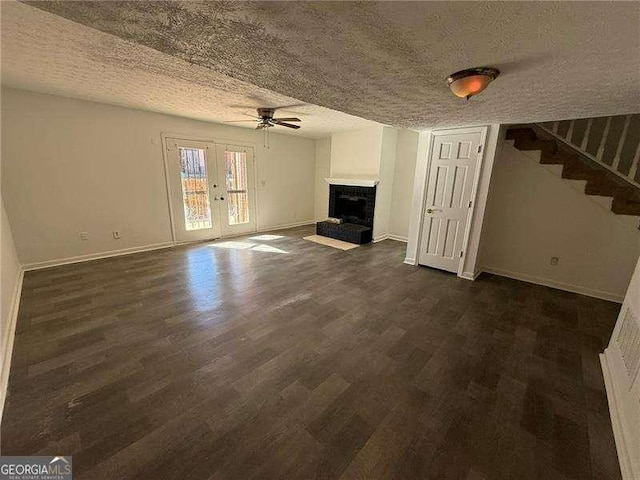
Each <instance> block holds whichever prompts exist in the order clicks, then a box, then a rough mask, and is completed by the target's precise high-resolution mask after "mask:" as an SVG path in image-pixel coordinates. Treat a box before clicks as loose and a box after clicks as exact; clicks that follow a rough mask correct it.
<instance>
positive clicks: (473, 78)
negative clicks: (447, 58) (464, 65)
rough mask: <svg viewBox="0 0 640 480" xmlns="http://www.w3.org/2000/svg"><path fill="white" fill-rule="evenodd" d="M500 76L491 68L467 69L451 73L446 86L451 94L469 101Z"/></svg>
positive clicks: (498, 72)
mask: <svg viewBox="0 0 640 480" xmlns="http://www.w3.org/2000/svg"><path fill="white" fill-rule="evenodd" d="M498 75H500V70H498V69H497V68H491V67H478V68H469V69H468V70H460V71H459V72H456V73H452V74H451V75H449V77H448V78H447V85H449V88H450V89H451V91H452V92H453V94H454V95H455V96H457V97H460V98H466V99H467V100H469V98H470V97H472V96H473V95H478V94H479V93H480V92H482V91H483V90H484V89H485V88H487V86H488V85H489V84H490V83H491V82H492V81H493V80H495V79H496V78H497V77H498Z"/></svg>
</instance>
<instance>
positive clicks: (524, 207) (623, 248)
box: [481, 143, 640, 301]
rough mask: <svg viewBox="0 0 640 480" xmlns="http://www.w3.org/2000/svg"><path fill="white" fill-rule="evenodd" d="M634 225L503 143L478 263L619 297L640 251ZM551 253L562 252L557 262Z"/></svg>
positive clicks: (506, 272) (639, 237)
mask: <svg viewBox="0 0 640 480" xmlns="http://www.w3.org/2000/svg"><path fill="white" fill-rule="evenodd" d="M530 155H533V154H531V153H530ZM637 227H638V219H637V217H635V218H633V217H631V218H630V217H626V218H625V217H623V216H619V215H615V214H613V213H611V212H610V211H609V210H607V209H605V208H603V207H602V206H601V205H599V204H598V203H596V202H595V201H594V200H593V199H592V198H590V197H589V196H587V195H584V194H583V193H582V192H580V191H578V190H576V189H574V188H572V186H571V185H570V184H569V183H568V182H567V181H566V180H563V179H562V178H560V177H559V176H557V175H556V174H554V173H552V172H551V171H549V170H548V169H546V168H545V167H543V166H542V165H540V164H538V163H537V162H536V160H535V158H534V157H532V156H529V154H525V153H524V152H521V151H519V150H517V149H515V148H514V147H513V146H511V145H510V144H509V143H505V144H504V145H503V148H502V153H501V155H500V156H499V157H498V158H497V160H496V165H495V167H494V171H493V178H492V180H491V188H490V191H489V203H488V207H487V214H486V217H485V225H484V231H483V235H482V251H481V263H482V266H483V268H484V269H489V270H493V271H496V272H498V273H501V274H504V275H508V276H513V277H516V278H521V279H525V280H530V281H533V282H537V283H543V284H548V285H552V286H556V287H558V288H564V289H568V290H572V291H577V292H581V293H585V294H589V295H594V296H599V297H603V298H610V299H614V300H618V301H621V300H622V298H623V297H624V293H625V291H626V289H627V285H628V284H629V279H630V278H631V275H632V273H633V268H634V266H635V264H636V260H637V258H638V255H640V231H638V228H637ZM554 256H555V257H559V258H560V262H559V264H558V266H555V267H554V266H551V265H550V259H551V257H554Z"/></svg>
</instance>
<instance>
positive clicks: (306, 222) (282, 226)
mask: <svg viewBox="0 0 640 480" xmlns="http://www.w3.org/2000/svg"><path fill="white" fill-rule="evenodd" d="M315 224H316V221H315V220H304V221H303V222H295V223H286V224H280V225H273V226H271V227H259V228H258V230H257V231H256V233H263V232H272V231H276V230H286V229H287V228H295V227H304V226H305V225H315Z"/></svg>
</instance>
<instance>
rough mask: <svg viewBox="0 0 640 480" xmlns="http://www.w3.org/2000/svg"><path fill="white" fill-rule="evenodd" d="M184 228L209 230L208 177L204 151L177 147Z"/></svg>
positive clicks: (188, 229)
mask: <svg viewBox="0 0 640 480" xmlns="http://www.w3.org/2000/svg"><path fill="white" fill-rule="evenodd" d="M178 152H179V155H180V179H181V183H182V202H183V207H184V218H185V228H186V230H187V231H191V230H202V229H205V228H211V202H210V200H209V176H208V175H207V162H206V156H205V150H204V149H202V148H187V147H178Z"/></svg>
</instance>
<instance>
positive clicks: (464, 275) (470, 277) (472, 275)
mask: <svg viewBox="0 0 640 480" xmlns="http://www.w3.org/2000/svg"><path fill="white" fill-rule="evenodd" d="M481 273H482V272H478V273H473V272H462V273H461V274H460V275H458V276H459V277H460V278H464V279H465V280H471V281H473V280H475V279H476V278H478V277H479V276H480V274H481Z"/></svg>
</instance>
